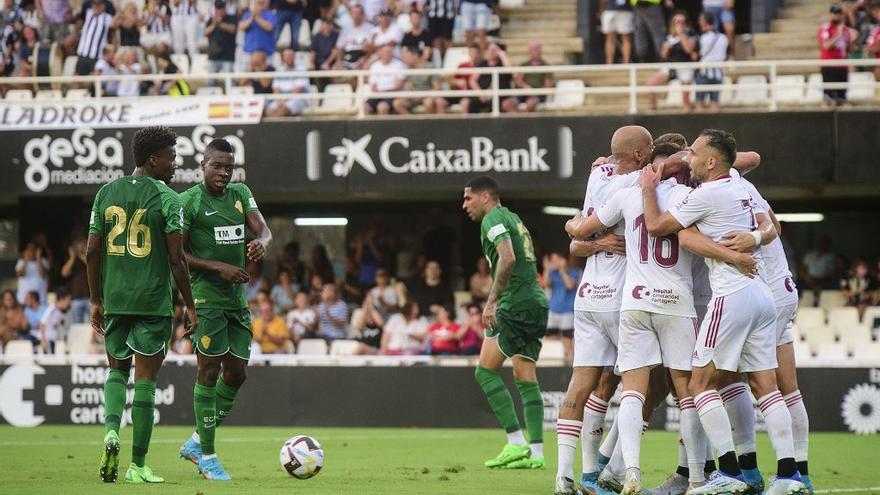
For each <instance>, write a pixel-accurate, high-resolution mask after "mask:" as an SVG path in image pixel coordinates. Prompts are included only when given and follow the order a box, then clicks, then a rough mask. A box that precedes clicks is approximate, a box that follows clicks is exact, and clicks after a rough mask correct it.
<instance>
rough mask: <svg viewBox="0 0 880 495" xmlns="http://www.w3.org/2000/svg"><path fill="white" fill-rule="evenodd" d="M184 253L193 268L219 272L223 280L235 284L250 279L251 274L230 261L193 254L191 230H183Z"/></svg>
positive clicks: (188, 263)
mask: <svg viewBox="0 0 880 495" xmlns="http://www.w3.org/2000/svg"><path fill="white" fill-rule="evenodd" d="M183 254H184V256H185V257H186V263H187V265H188V266H189V268H190V269H191V270H201V271H205V272H217V274H218V275H220V276H221V277H223V280H226V281H227V282H232V283H234V284H244V283H247V282H248V280H250V276H249V275H248V273H247V272H246V271H244V269H243V268H241V267H239V266H235V265H230V264H229V263H224V262H222V261H216V260H206V259H204V258H199V257H198V256H195V255H194V254H192V250H191V249H190V244H189V231H188V230H184V231H183Z"/></svg>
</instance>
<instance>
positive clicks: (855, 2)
mask: <svg viewBox="0 0 880 495" xmlns="http://www.w3.org/2000/svg"><path fill="white" fill-rule="evenodd" d="M865 3H866V2H865V0H844V1H843V5H841V10H842V11H843V18H844V21H845V23H846V25H847V26H849V27H851V28H857V27H858V24H859V20H860V18H861V17H862V16H861V15H860V14H861V13H862V12H863V11H864V8H865Z"/></svg>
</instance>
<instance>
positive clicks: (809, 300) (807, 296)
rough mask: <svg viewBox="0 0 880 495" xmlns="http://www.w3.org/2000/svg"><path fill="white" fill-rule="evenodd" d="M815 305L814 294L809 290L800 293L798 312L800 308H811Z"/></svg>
mask: <svg viewBox="0 0 880 495" xmlns="http://www.w3.org/2000/svg"><path fill="white" fill-rule="evenodd" d="M815 305H816V293H815V292H813V291H811V290H802V291H801V300H800V301H799V302H798V311H800V308H812V307H813V306H815Z"/></svg>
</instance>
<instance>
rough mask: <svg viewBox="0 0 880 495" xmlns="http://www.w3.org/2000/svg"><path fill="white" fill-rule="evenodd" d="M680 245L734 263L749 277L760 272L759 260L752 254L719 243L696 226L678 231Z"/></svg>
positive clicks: (700, 253) (703, 254) (709, 256)
mask: <svg viewBox="0 0 880 495" xmlns="http://www.w3.org/2000/svg"><path fill="white" fill-rule="evenodd" d="M678 242H679V245H680V246H681V247H683V248H685V249H687V250H688V251H690V252H692V253H694V254H696V255H697V256H702V257H703V258H711V259H715V260H719V261H723V262H725V263H729V264H731V265H733V266H734V267H735V268H736V269H737V270H739V272H740V273H742V274H743V275H745V276H746V277H749V278H754V277H755V275H757V273H758V262H757V261H756V260H755V258H753V257H752V255H751V254H748V253H741V252H738V251H734V250H733V249H730V248H727V247H724V246H722V245H721V244H718V243H717V242H715V241H713V240H712V239H710V238H709V237H708V236H706V235H705V234H703V233H701V232H700V231H699V230H698V229H697V228H696V227H694V226H692V227H690V228H687V229H683V230H681V231H679V232H678Z"/></svg>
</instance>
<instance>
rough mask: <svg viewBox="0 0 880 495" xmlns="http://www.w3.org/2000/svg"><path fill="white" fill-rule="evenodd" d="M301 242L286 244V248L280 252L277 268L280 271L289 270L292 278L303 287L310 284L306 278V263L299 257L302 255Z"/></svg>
mask: <svg viewBox="0 0 880 495" xmlns="http://www.w3.org/2000/svg"><path fill="white" fill-rule="evenodd" d="M299 250H300V248H299V243H298V242H296V241H290V242H288V243H287V244H285V245H284V249H283V250H282V251H281V252H280V253H279V254H278V261H277V262H276V269H277V270H278V271H281V270H287V273H288V274H290V280H291V281H293V282H295V283H298V284H299V285H300V286H302V287H306V286H307V285H308V283H307V280H306V265H305V263H303V262H302V260H300V259H299V256H300V251H299Z"/></svg>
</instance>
